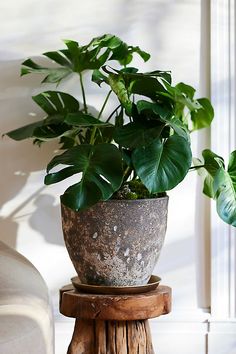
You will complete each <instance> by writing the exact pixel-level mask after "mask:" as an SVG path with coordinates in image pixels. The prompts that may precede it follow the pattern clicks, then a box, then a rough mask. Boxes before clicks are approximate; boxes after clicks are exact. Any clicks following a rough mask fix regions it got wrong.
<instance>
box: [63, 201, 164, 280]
mask: <svg viewBox="0 0 236 354" xmlns="http://www.w3.org/2000/svg"><path fill="white" fill-rule="evenodd" d="M167 207H168V197H167V196H166V197H163V198H156V199H140V200H108V201H106V202H99V203H97V204H96V205H95V206H93V207H91V208H89V209H87V210H84V211H79V212H75V211H73V210H71V209H69V208H68V207H65V206H64V205H62V206H61V210H62V227H63V233H64V239H65V244H66V247H67V250H68V253H69V255H70V258H71V260H72V263H73V265H74V267H75V270H76V272H77V274H78V276H79V278H80V281H81V282H82V283H84V284H94V285H107V286H132V285H143V284H146V283H147V282H148V280H149V278H150V276H151V274H152V272H153V269H154V267H155V264H156V262H157V260H158V257H159V254H160V251H161V248H162V245H163V242H164V238H165V233H166V225H167Z"/></svg>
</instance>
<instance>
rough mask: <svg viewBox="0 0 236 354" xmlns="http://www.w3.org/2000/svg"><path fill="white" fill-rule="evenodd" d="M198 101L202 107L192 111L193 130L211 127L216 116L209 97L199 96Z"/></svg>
mask: <svg viewBox="0 0 236 354" xmlns="http://www.w3.org/2000/svg"><path fill="white" fill-rule="evenodd" d="M197 101H198V103H199V104H200V105H201V108H200V109H197V110H193V111H192V112H191V120H192V123H193V130H197V129H201V128H206V127H209V126H210V125H211V122H212V119H213V118H214V109H213V107H212V105H211V102H210V101H209V100H208V99H207V98H199V99H198V100H197Z"/></svg>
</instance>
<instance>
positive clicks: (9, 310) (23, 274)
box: [0, 241, 54, 354]
mask: <svg viewBox="0 0 236 354" xmlns="http://www.w3.org/2000/svg"><path fill="white" fill-rule="evenodd" d="M0 353H1V354H53V353H54V327H53V318H52V310H51V305H50V299H49V294H48V289H47V286H46V284H45V282H44V280H43V279H42V277H41V275H40V274H39V272H38V271H37V269H36V268H35V267H34V266H33V265H32V264H31V263H30V262H29V261H28V260H27V259H26V258H25V257H23V256H22V255H20V254H19V253H18V252H16V251H15V250H13V249H12V248H10V247H8V246H7V245H5V244H4V243H3V242H1V241H0Z"/></svg>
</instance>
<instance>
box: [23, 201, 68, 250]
mask: <svg viewBox="0 0 236 354" xmlns="http://www.w3.org/2000/svg"><path fill="white" fill-rule="evenodd" d="M54 202H55V198H54V197H53V196H51V195H49V194H40V195H39V196H38V197H37V198H36V199H35V200H34V206H36V209H35V211H34V212H33V213H32V214H31V216H30V218H29V220H28V222H29V225H30V226H31V228H32V229H33V230H35V231H37V232H39V233H40V235H41V236H43V237H44V239H45V241H46V242H47V243H53V244H56V245H61V246H62V245H64V241H63V238H62V231H61V220H60V210H59V207H58V205H54Z"/></svg>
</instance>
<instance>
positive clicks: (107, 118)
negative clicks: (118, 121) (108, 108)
mask: <svg viewBox="0 0 236 354" xmlns="http://www.w3.org/2000/svg"><path fill="white" fill-rule="evenodd" d="M120 107H121V104H119V106H117V107H116V109H114V111H113V112H111V114H110V115H109V117H108V118H107V120H106V123H107V122H109V120H110V119H111V117H112V116H113V114H114V113H115V112H116V111H117V110H118V109H119V108H120Z"/></svg>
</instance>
